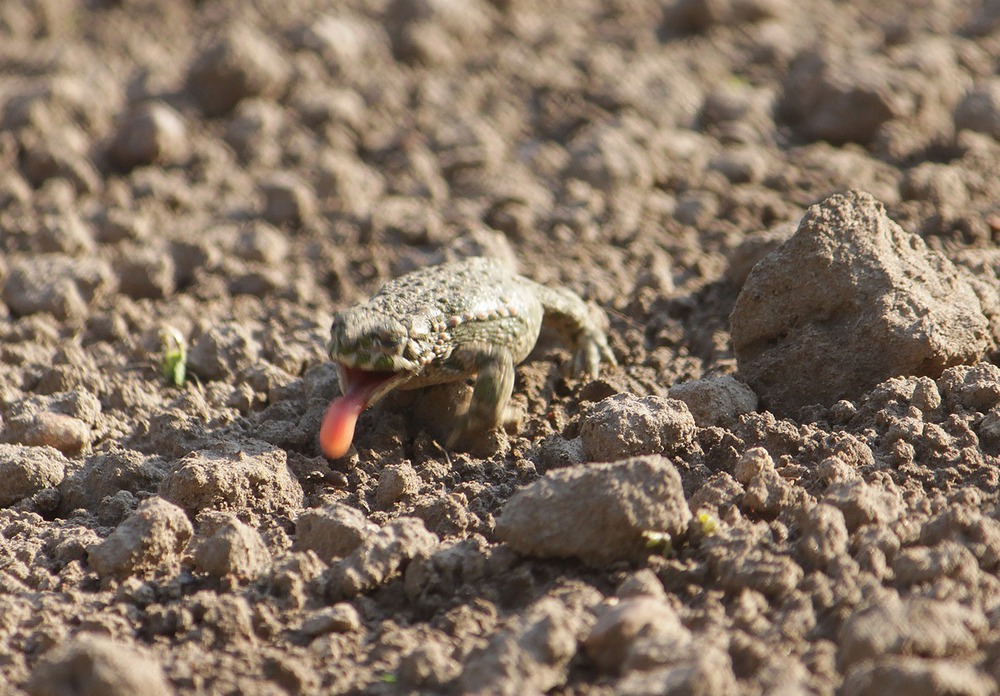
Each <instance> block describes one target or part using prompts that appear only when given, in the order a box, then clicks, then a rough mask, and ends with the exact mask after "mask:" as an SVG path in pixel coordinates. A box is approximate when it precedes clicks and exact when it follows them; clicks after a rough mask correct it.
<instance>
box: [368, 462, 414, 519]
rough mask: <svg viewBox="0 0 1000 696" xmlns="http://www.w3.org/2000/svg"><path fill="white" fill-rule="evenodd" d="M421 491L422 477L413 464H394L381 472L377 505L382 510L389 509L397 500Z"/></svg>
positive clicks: (376, 497)
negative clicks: (418, 474)
mask: <svg viewBox="0 0 1000 696" xmlns="http://www.w3.org/2000/svg"><path fill="white" fill-rule="evenodd" d="M419 491H420V477H419V476H417V472H416V470H415V469H414V468H413V465H412V464H410V463H409V462H403V463H402V464H392V465H390V466H387V467H385V468H384V469H382V471H381V472H379V475H378V487H377V488H376V489H375V505H376V506H378V508H379V509H380V510H388V509H390V508H392V506H393V505H395V504H396V502H397V501H399V500H402V499H403V498H407V497H411V496H413V495H416V494H417V493H418V492H419Z"/></svg>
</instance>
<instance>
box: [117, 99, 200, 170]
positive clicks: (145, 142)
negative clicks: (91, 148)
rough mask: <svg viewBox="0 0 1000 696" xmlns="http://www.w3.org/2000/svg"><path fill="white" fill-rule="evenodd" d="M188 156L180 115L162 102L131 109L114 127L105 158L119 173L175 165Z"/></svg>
mask: <svg viewBox="0 0 1000 696" xmlns="http://www.w3.org/2000/svg"><path fill="white" fill-rule="evenodd" d="M187 153H188V138H187V127H186V126H185V125H184V121H183V119H182V118H181V115H180V114H179V113H177V112H176V111H174V110H173V109H172V108H170V107H169V106H167V105H166V104H163V103H162V102H147V103H144V104H139V105H138V106H136V107H133V108H132V109H131V110H130V111H128V113H126V114H125V115H124V116H123V117H122V119H121V122H120V123H119V124H118V130H117V131H116V132H115V134H114V138H113V140H112V141H111V148H110V150H109V152H108V154H109V155H110V157H111V161H112V162H114V164H115V165H116V166H117V167H120V168H121V169H125V170H129V169H132V168H134V167H140V166H143V165H147V164H154V163H156V164H177V163H179V162H181V161H182V160H183V159H184V158H185V157H186V156H187Z"/></svg>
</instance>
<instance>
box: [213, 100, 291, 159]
mask: <svg viewBox="0 0 1000 696" xmlns="http://www.w3.org/2000/svg"><path fill="white" fill-rule="evenodd" d="M285 125H286V113H285V110H284V108H282V106H281V105H280V104H278V103H276V102H274V101H272V100H270V99H245V100H243V101H242V102H240V104H239V106H237V107H236V108H235V109H234V110H233V113H232V115H230V116H229V124H228V125H227V126H226V132H225V136H224V137H225V139H226V143H228V145H229V146H230V147H231V148H233V150H235V151H236V154H237V155H239V158H240V160H241V161H243V162H250V163H254V164H257V165H264V166H275V165H277V163H278V161H279V160H280V158H281V145H280V141H281V137H282V136H281V133H282V128H283V127H285Z"/></svg>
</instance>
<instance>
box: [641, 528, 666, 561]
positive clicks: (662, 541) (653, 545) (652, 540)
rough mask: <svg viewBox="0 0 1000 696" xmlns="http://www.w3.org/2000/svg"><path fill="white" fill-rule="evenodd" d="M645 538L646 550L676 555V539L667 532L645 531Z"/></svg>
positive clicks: (664, 554) (663, 554)
mask: <svg viewBox="0 0 1000 696" xmlns="http://www.w3.org/2000/svg"><path fill="white" fill-rule="evenodd" d="M642 537H643V539H645V540H646V550H647V551H651V552H653V553H658V554H660V555H661V556H668V557H669V556H673V555H674V540H673V537H671V536H670V535H669V534H668V533H666V532H643V533H642Z"/></svg>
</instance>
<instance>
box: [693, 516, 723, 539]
mask: <svg viewBox="0 0 1000 696" xmlns="http://www.w3.org/2000/svg"><path fill="white" fill-rule="evenodd" d="M696 519H697V520H698V524H700V525H701V533H702V534H704V535H705V536H712V535H713V534H715V533H716V532H717V531H719V520H717V519H716V518H715V516H714V515H712V514H710V513H707V512H699V513H698V515H697V517H696Z"/></svg>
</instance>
